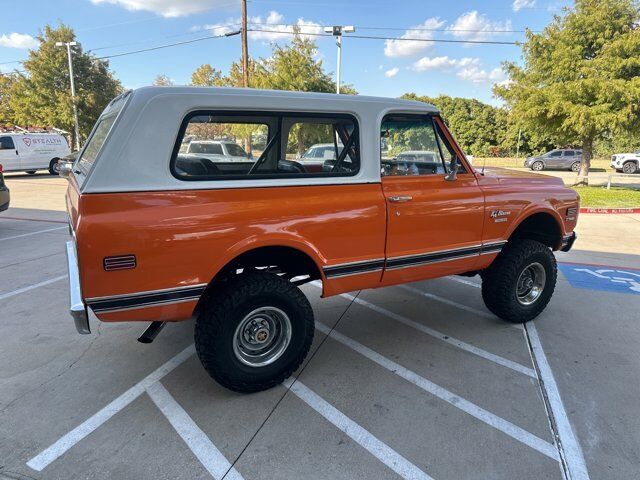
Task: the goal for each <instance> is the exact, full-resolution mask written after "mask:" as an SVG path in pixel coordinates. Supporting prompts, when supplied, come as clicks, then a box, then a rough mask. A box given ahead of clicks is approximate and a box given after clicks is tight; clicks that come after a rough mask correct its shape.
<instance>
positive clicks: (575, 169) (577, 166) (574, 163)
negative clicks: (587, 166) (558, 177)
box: [571, 162, 580, 172]
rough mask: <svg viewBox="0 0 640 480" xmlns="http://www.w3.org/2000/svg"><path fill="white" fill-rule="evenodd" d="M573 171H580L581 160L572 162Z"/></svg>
mask: <svg viewBox="0 0 640 480" xmlns="http://www.w3.org/2000/svg"><path fill="white" fill-rule="evenodd" d="M571 171H572V172H579V171H580V162H573V163H572V164H571Z"/></svg>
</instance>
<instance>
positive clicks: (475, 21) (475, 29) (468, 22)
mask: <svg viewBox="0 0 640 480" xmlns="http://www.w3.org/2000/svg"><path fill="white" fill-rule="evenodd" d="M448 30H449V33H451V35H453V36H454V37H457V38H459V39H462V40H474V41H482V40H489V39H490V38H492V37H494V36H497V35H504V33H505V32H506V31H507V30H511V20H505V21H504V22H500V21H496V22H493V21H491V20H489V18H488V17H487V16H486V15H483V14H481V13H478V12H477V10H474V11H472V12H467V13H464V14H462V15H460V16H459V17H458V18H457V20H456V21H455V22H454V23H453V25H451V26H449V28H448Z"/></svg>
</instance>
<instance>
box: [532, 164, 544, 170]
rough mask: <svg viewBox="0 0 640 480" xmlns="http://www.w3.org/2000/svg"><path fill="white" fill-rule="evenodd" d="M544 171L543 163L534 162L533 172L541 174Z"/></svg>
mask: <svg viewBox="0 0 640 480" xmlns="http://www.w3.org/2000/svg"><path fill="white" fill-rule="evenodd" d="M543 169H544V164H543V163H542V162H533V164H532V165H531V170H535V171H536V172H540V171H542V170H543Z"/></svg>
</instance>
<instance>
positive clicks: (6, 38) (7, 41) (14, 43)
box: [0, 33, 40, 48]
mask: <svg viewBox="0 0 640 480" xmlns="http://www.w3.org/2000/svg"><path fill="white" fill-rule="evenodd" d="M38 45H40V42H38V41H37V40H36V39H35V38H33V37H32V36H31V35H26V34H22V33H10V34H9V35H0V47H8V48H36V47H37V46H38Z"/></svg>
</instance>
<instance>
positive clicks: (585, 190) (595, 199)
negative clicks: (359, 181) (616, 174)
mask: <svg viewBox="0 0 640 480" xmlns="http://www.w3.org/2000/svg"><path fill="white" fill-rule="evenodd" d="M572 188H574V190H575V191H576V192H578V193H579V194H580V206H581V207H589V208H595V207H613V208H637V207H640V190H638V189H632V188H622V187H611V190H607V189H606V188H605V187H572Z"/></svg>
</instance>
